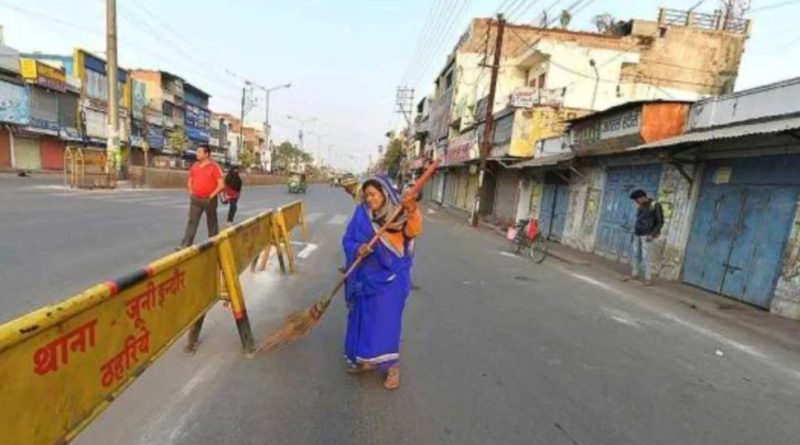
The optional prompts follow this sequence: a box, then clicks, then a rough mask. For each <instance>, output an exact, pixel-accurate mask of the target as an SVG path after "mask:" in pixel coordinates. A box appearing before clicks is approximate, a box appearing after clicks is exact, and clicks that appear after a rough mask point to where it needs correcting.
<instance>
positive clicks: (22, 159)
mask: <svg viewBox="0 0 800 445" xmlns="http://www.w3.org/2000/svg"><path fill="white" fill-rule="evenodd" d="M14 168H17V169H20V170H41V168H42V158H41V155H40V152H39V138H38V137H35V136H19V135H15V136H14Z"/></svg>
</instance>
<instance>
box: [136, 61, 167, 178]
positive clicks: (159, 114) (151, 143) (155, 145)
mask: <svg viewBox="0 0 800 445" xmlns="http://www.w3.org/2000/svg"><path fill="white" fill-rule="evenodd" d="M131 77H132V80H131V95H132V106H131V157H130V160H131V165H145V158H146V156H145V152H147V153H148V154H159V153H163V152H164V150H165V146H166V140H165V136H164V112H163V109H162V106H161V101H160V98H159V97H154V95H153V93H154V91H153V89H152V88H148V83H147V82H145V81H143V80H139V79H136V78H134V76H133V74H132V75H131ZM149 159H151V158H149V157H148V162H147V163H148V164H150V160H149Z"/></svg>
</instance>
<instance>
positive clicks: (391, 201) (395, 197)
mask: <svg viewBox="0 0 800 445" xmlns="http://www.w3.org/2000/svg"><path fill="white" fill-rule="evenodd" d="M368 185H372V186H375V185H377V186H378V189H379V190H380V192H381V193H382V194H383V207H381V208H380V209H378V210H375V211H372V210H369V208H368V209H367V210H368V212H369V215H370V217H371V219H372V222H373V223H375V224H376V225H378V226H382V225H383V224H384V223H385V222H386V218H388V217H389V216H390V215H391V214H392V213H394V211H395V209H397V207H398V206H399V205H400V192H398V191H397V188H395V186H394V184H392V181H391V180H390V179H389V178H388V177H387V176H384V175H376V176H373V177H372V178H370V179H367V180H366V181H364V183H363V184H362V185H361V191H362V193H361V199H362V201H363V202H364V206H366V194H365V193H363V191H364V189H365V188H366V187H367V186H368ZM405 223H406V215H405V213H402V214H400V216H399V217H398V218H397V220H395V222H394V223H392V224H390V225H389V227H388V228H387V230H388V231H389V232H399V231H401V230H403V227H404V226H405Z"/></svg>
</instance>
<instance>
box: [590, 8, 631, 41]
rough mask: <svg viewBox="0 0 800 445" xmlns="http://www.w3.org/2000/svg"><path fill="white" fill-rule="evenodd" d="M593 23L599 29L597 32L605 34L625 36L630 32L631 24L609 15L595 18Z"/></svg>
mask: <svg viewBox="0 0 800 445" xmlns="http://www.w3.org/2000/svg"><path fill="white" fill-rule="evenodd" d="M592 23H594V26H596V27H597V30H598V31H600V32H601V33H603V34H612V35H617V36H621V35H625V34H627V33H628V32H629V29H628V28H629V27H630V24H629V23H628V22H625V21H624V20H617V19H615V18H614V16H613V15H611V14H609V13H607V12H606V13H603V14H599V15H596V16H594V18H593V19H592Z"/></svg>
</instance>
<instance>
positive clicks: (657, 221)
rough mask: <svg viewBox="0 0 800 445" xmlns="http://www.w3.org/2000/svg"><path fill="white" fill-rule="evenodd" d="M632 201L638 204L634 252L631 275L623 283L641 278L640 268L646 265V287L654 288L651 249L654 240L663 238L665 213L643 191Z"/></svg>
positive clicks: (633, 194)
mask: <svg viewBox="0 0 800 445" xmlns="http://www.w3.org/2000/svg"><path fill="white" fill-rule="evenodd" d="M631 199H632V200H633V201H634V202H635V203H636V206H637V207H636V225H635V226H634V229H633V251H632V252H631V274H630V275H627V276H626V277H625V278H624V279H623V281H630V280H635V279H638V278H639V269H640V266H641V265H642V264H643V265H644V282H643V284H644V285H645V286H652V285H653V281H652V278H653V277H652V258H651V249H652V245H653V240H655V239H656V238H658V237H659V236H661V227H662V226H663V225H664V211H663V210H662V208H661V204H659V203H657V202H656V201H654V200H653V199H651V198H649V197H648V196H647V193H646V192H645V191H644V190H642V189H637V190H634V191H633V193H631Z"/></svg>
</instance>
